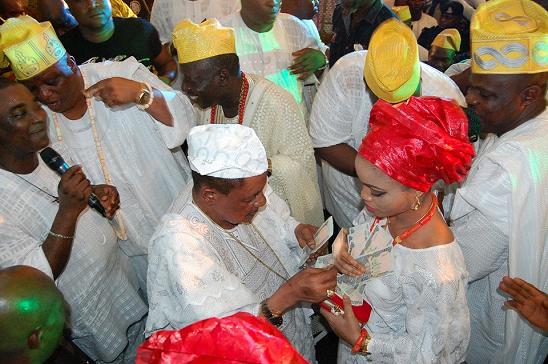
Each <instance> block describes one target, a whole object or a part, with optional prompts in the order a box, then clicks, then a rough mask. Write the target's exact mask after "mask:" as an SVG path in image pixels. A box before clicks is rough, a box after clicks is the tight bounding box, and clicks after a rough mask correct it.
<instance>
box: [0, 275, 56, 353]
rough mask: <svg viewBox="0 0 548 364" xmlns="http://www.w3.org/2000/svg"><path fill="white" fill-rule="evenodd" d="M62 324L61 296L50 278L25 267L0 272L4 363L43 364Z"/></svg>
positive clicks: (1, 349) (0, 318)
mask: <svg viewBox="0 0 548 364" xmlns="http://www.w3.org/2000/svg"><path fill="white" fill-rule="evenodd" d="M64 322H65V312H64V302H63V296H62V295H61V292H59V290H58V289H57V287H56V286H55V283H54V282H53V280H52V279H51V278H49V277H48V276H47V275H45V274H44V273H42V272H41V271H39V270H37V269H35V268H32V267H27V266H14V267H10V268H6V269H3V270H0V332H1V333H2V340H1V341H0V357H2V358H3V359H4V360H6V362H10V361H13V362H20V363H41V362H43V361H45V360H46V359H47V358H48V357H49V356H50V355H51V354H52V353H53V351H54V350H55V348H56V347H57V344H58V342H59V338H60V336H61V333H62V330H63V325H64Z"/></svg>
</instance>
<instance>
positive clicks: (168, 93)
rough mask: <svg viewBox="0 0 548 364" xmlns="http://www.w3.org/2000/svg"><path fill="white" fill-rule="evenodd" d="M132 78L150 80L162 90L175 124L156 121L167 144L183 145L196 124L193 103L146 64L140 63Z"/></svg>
mask: <svg viewBox="0 0 548 364" xmlns="http://www.w3.org/2000/svg"><path fill="white" fill-rule="evenodd" d="M132 79H133V80H136V81H142V82H148V83H149V84H150V86H152V87H153V88H155V89H157V90H159V91H160V92H162V95H163V96H164V100H165V102H166V104H167V107H168V108H169V112H170V113H171V116H172V117H173V126H172V127H170V126H167V125H164V124H163V123H161V122H156V127H157V128H158V130H159V131H160V135H161V136H162V138H163V140H164V142H165V144H166V146H167V147H168V148H170V149H172V148H176V147H179V146H181V145H182V144H183V143H184V141H185V139H186V137H187V135H188V132H189V131H190V128H192V127H193V126H194V125H196V113H195V111H194V108H193V107H192V103H191V102H190V100H189V99H188V97H186V96H185V95H184V94H183V93H182V92H180V91H175V90H174V89H172V88H171V87H170V86H168V85H166V84H165V83H164V82H162V81H161V80H160V79H159V78H158V77H156V75H154V74H153V73H151V72H150V71H149V70H148V69H146V67H145V66H143V65H140V66H139V67H137V70H136V71H135V72H134V73H133V75H132Z"/></svg>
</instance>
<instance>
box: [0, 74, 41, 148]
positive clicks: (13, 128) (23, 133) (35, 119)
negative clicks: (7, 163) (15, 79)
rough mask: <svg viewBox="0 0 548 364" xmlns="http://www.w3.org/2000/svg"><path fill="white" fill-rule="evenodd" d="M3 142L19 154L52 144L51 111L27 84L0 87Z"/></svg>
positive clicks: (1, 142)
mask: <svg viewBox="0 0 548 364" xmlns="http://www.w3.org/2000/svg"><path fill="white" fill-rule="evenodd" d="M0 100H1V101H0V144H1V145H2V148H3V149H6V150H9V151H10V152H12V153H14V154H16V155H25V154H28V153H32V152H37V151H39V150H40V149H42V148H44V147H46V146H47V145H48V144H49V138H48V126H47V114H46V112H45V111H44V109H42V106H41V105H40V104H39V103H38V101H37V100H36V98H35V97H34V96H33V95H32V94H31V93H30V91H29V90H28V89H27V88H26V87H25V86H23V85H20V84H18V85H13V86H8V87H6V88H3V89H1V90H0Z"/></svg>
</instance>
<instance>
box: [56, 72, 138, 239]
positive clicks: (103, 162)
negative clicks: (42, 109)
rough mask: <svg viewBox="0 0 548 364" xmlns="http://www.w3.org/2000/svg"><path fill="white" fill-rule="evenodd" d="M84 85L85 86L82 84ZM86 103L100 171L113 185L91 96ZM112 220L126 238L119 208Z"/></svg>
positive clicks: (118, 231) (57, 131) (60, 133)
mask: <svg viewBox="0 0 548 364" xmlns="http://www.w3.org/2000/svg"><path fill="white" fill-rule="evenodd" d="M82 78H83V79H84V85H87V84H88V83H87V81H86V78H85V76H84V74H82ZM84 87H85V86H84ZM86 105H87V108H88V113H89V122H90V124H91V130H92V132H93V141H94V142H95V150H96V151H97V157H98V158H99V165H100V166H101V171H102V172H103V177H104V178H105V183H106V184H108V185H111V186H113V183H112V178H111V176H110V172H109V170H108V168H107V164H106V158H105V152H104V150H103V146H102V144H101V140H100V139H99V133H98V132H97V125H96V123H95V109H94V107H93V104H92V102H91V97H86ZM52 116H53V122H54V124H55V132H56V134H57V141H59V142H61V141H63V133H62V132H61V125H60V123H59V117H58V115H57V113H55V112H52ZM113 220H115V221H116V223H117V225H118V226H117V227H115V229H114V230H115V231H116V235H118V238H120V239H121V240H127V230H126V226H125V223H124V219H123V218H122V215H121V213H120V210H118V211H116V214H115V216H114V218H113Z"/></svg>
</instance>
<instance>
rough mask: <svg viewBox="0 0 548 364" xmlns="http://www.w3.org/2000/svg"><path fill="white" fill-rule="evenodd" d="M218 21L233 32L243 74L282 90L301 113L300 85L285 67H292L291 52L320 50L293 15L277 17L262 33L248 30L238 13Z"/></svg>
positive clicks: (279, 15)
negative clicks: (267, 81)
mask: <svg viewBox="0 0 548 364" xmlns="http://www.w3.org/2000/svg"><path fill="white" fill-rule="evenodd" d="M219 21H220V22H221V24H223V25H224V26H226V27H231V28H234V31H235V36H236V53H237V54H238V57H239V58H240V66H241V68H242V71H244V72H248V73H253V74H257V75H261V76H263V77H265V78H267V79H269V80H270V81H272V82H274V83H275V84H277V85H278V86H281V87H283V88H285V89H286V90H287V91H288V92H289V93H290V94H291V95H293V97H294V98H295V101H297V104H299V105H301V107H302V108H303V112H304V111H305V110H304V105H303V95H302V89H303V82H302V81H300V80H299V79H298V77H297V76H296V75H292V74H291V73H290V72H289V69H288V67H289V66H291V65H292V64H293V60H294V57H293V56H292V53H293V52H296V51H299V50H301V49H303V48H314V49H319V47H318V45H317V43H316V40H315V39H314V38H313V36H312V35H311V34H310V32H309V31H308V30H307V28H306V26H305V25H304V24H303V23H302V22H301V21H300V20H299V19H298V18H296V17H294V16H293V15H289V14H284V13H279V14H278V15H277V16H276V21H275V22H274V26H273V27H272V29H271V30H269V31H268V32H264V33H257V32H255V31H254V30H252V29H250V28H248V27H247V25H246V24H245V22H244V21H243V19H242V16H241V15H240V12H239V11H238V12H236V13H233V14H230V15H228V16H226V17H224V18H221V19H220V20H219Z"/></svg>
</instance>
